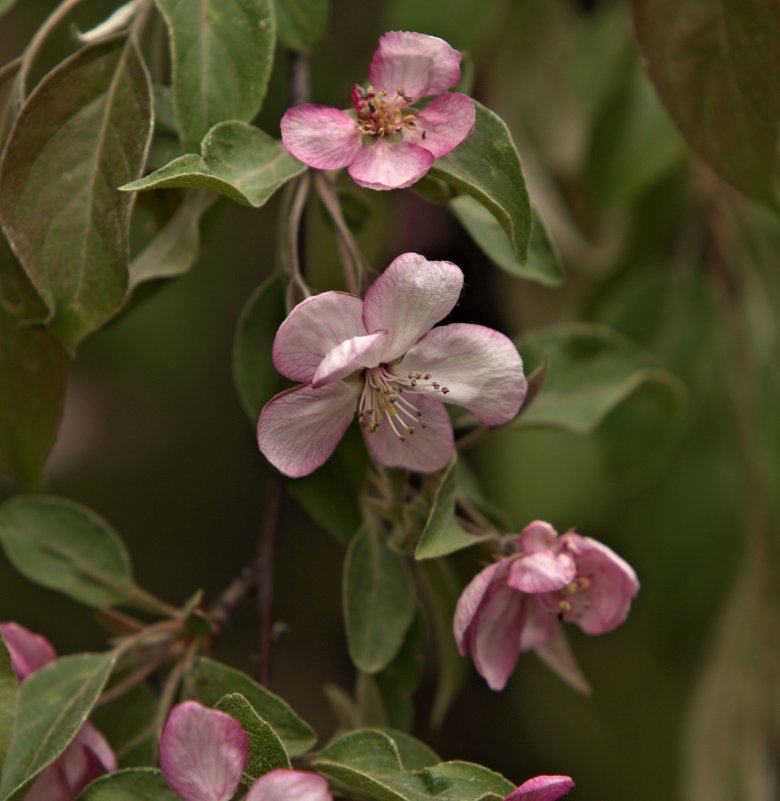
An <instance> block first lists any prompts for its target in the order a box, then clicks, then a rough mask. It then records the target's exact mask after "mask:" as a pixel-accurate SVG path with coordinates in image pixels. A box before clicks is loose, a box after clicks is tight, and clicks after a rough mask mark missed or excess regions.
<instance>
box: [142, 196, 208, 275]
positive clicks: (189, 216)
mask: <svg viewBox="0 0 780 801" xmlns="http://www.w3.org/2000/svg"><path fill="white" fill-rule="evenodd" d="M215 200H216V198H215V197H214V195H209V194H207V193H205V192H190V193H188V194H187V196H186V197H185V198H184V200H183V201H182V203H181V205H180V206H179V208H178V209H176V211H175V212H174V213H173V215H172V217H171V218H170V220H168V222H167V223H166V224H165V226H164V227H163V228H162V229H161V230H160V231H159V232H158V233H157V234H156V236H155V237H154V238H153V239H152V241H151V242H149V244H148V245H147V246H146V247H145V248H144V249H143V250H142V251H141V252H140V253H139V254H138V255H137V256H136V257H135V258H134V259H133V260H132V261H131V262H130V267H129V273H130V277H129V289H130V291H132V290H133V289H135V287H137V286H138V285H139V284H141V283H143V282H145V281H153V280H155V279H157V278H173V277H174V276H177V275H183V274H184V273H186V272H187V271H188V270H189V269H190V267H192V265H193V264H195V262H196V260H197V258H198V254H199V253H200V221H201V218H202V217H203V215H204V214H205V213H206V211H208V209H209V208H211V206H212V205H213V203H214V201H215Z"/></svg>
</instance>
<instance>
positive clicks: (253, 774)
mask: <svg viewBox="0 0 780 801" xmlns="http://www.w3.org/2000/svg"><path fill="white" fill-rule="evenodd" d="M216 708H217V709H219V710H221V711H222V712H227V714H228V715H231V716H232V717H234V718H235V719H236V720H237V721H238V722H239V723H240V724H241V726H242V728H243V729H244V731H245V732H246V733H247V734H248V735H249V761H248V762H247V764H246V767H245V768H244V773H245V774H246V775H247V776H248V777H249V778H250V779H252V780H254V779H257V778H258V777H259V776H262V775H263V774H264V773H268V771H269V770H274V769H275V768H289V767H290V758H289V757H288V756H287V751H285V749H284V745H282V741H281V740H280V739H279V737H278V736H277V735H276V732H275V731H274V730H273V728H272V727H271V726H269V725H268V724H267V723H266V722H265V721H264V720H263V719H262V718H261V717H260V715H258V714H257V712H255V710H254V707H253V706H252V705H251V704H250V703H249V701H247V700H246V698H244V696H243V695H241V694H240V693H231V694H230V695H226V696H225V697H224V698H222V699H220V701H219V703H218V704H217V706H216Z"/></svg>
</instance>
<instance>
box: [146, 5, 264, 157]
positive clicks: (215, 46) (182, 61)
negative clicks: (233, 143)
mask: <svg viewBox="0 0 780 801" xmlns="http://www.w3.org/2000/svg"><path fill="white" fill-rule="evenodd" d="M157 6H158V7H159V9H160V11H161V12H162V15H163V16H164V17H165V22H166V23H167V25H168V33H169V36H170V41H171V51H172V60H173V106H174V110H175V112H176V124H177V125H178V127H179V135H180V136H181V139H182V143H183V145H184V147H185V149H187V150H193V151H194V150H197V149H198V145H199V144H200V140H201V139H203V137H204V136H205V134H206V132H207V131H208V130H209V129H210V128H212V127H213V126H214V125H216V124H217V123H218V122H224V121H225V120H241V121H242V122H249V121H250V120H251V119H252V118H253V117H254V116H255V114H257V112H258V111H260V106H261V105H262V103H263V98H264V97H265V90H266V86H267V84H268V76H269V75H270V73H271V66H272V64H273V56H274V40H275V37H276V30H275V28H276V26H275V22H274V9H273V2H272V0H198V2H197V3H195V2H193V0H157Z"/></svg>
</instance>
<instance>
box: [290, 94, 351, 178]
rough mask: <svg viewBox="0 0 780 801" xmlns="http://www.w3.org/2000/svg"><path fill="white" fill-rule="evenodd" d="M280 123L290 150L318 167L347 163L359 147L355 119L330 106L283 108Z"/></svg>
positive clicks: (337, 166) (304, 160)
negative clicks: (284, 109)
mask: <svg viewBox="0 0 780 801" xmlns="http://www.w3.org/2000/svg"><path fill="white" fill-rule="evenodd" d="M280 127H281V129H282V142H284V146H285V147H286V148H287V149H288V150H289V151H290V153H292V154H293V156H295V158H297V159H298V161H302V162H303V163H304V164H308V165H309V167H315V168H316V169H318V170H338V169H340V168H341V167H346V166H347V165H348V164H349V163H350V162H351V161H352V159H354V158H355V156H356V155H357V153H358V151H359V150H360V146H361V142H360V136H361V135H360V131H359V130H358V127H357V123H356V122H355V120H353V119H352V117H350V116H349V114H347V113H346V112H344V111H340V110H339V109H337V108H332V107H331V106H315V105H314V104H311V103H307V104H306V105H303V106H295V108H291V109H288V110H287V111H286V112H285V115H284V116H283V117H282V121H281V123H280Z"/></svg>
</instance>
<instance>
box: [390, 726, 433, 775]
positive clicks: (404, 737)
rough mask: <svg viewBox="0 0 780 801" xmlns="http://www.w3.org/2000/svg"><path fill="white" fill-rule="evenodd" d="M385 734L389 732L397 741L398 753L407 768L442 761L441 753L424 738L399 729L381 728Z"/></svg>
mask: <svg viewBox="0 0 780 801" xmlns="http://www.w3.org/2000/svg"><path fill="white" fill-rule="evenodd" d="M381 731H382V732H383V733H384V734H387V735H388V736H389V737H390V738H391V739H392V741H393V742H394V743H395V747H396V748H397V749H398V755H399V756H400V757H401V762H402V763H403V766H404V768H406V770H418V769H419V768H429V767H430V766H431V765H435V764H437V763H438V762H441V758H440V757H439V755H438V754H437V753H436V752H435V751H434V750H433V749H432V748H431V747H430V746H428V745H426V744H425V743H424V742H422V740H418V739H417V738H416V737H412V735H411V734H407V732H405V731H398V729H381Z"/></svg>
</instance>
